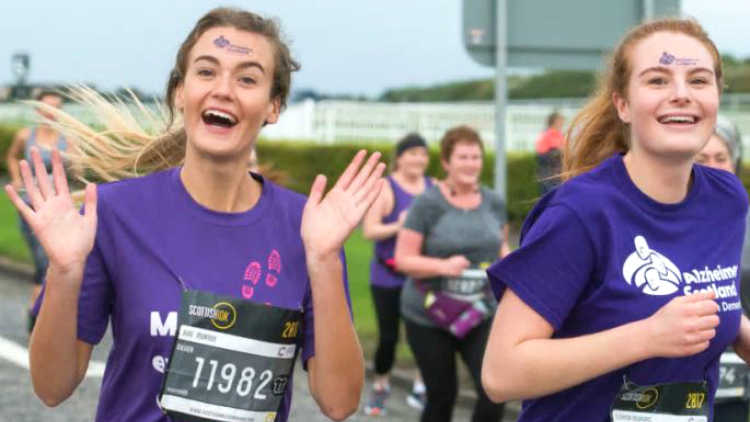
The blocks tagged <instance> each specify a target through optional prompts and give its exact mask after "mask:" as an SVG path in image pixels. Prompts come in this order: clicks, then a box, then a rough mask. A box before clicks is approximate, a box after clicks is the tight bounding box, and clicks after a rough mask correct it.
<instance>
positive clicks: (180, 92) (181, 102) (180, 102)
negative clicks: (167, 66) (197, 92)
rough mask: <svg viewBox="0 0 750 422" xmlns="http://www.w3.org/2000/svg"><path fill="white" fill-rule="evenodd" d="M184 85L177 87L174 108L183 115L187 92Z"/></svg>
mask: <svg viewBox="0 0 750 422" xmlns="http://www.w3.org/2000/svg"><path fill="white" fill-rule="evenodd" d="M183 86H184V85H183V84H179V85H177V88H175V90H174V107H175V108H176V109H177V110H179V112H180V113H182V110H183V107H185V90H184V89H183Z"/></svg>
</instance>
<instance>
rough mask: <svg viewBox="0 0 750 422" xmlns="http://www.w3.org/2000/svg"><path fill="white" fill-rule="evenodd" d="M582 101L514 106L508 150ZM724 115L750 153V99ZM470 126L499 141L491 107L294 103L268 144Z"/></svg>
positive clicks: (26, 115) (729, 99)
mask: <svg viewBox="0 0 750 422" xmlns="http://www.w3.org/2000/svg"><path fill="white" fill-rule="evenodd" d="M581 105H582V101H581V100H544V101H534V102H532V101H514V102H511V104H510V105H509V106H508V108H507V110H508V113H507V120H506V140H507V143H506V145H507V150H508V151H533V150H534V142H535V140H536V138H537V137H538V136H539V133H540V132H541V131H542V130H543V128H544V126H545V123H546V119H547V115H549V113H551V112H553V111H558V112H560V113H561V114H563V115H564V116H565V117H566V118H567V119H568V121H570V118H572V117H573V116H574V115H575V113H576V112H577V111H578V110H579V108H580V106H581ZM65 108H66V110H67V111H68V112H69V113H71V114H73V115H74V116H76V117H78V118H79V119H81V120H82V121H84V122H86V123H92V119H93V116H92V115H91V113H90V112H89V111H87V110H86V109H85V108H83V107H81V106H77V105H66V107H65ZM722 113H723V114H725V115H726V116H727V117H728V118H729V119H731V120H732V121H734V122H735V123H736V124H737V125H738V126H739V127H740V131H741V132H742V133H743V134H744V137H743V144H744V146H745V151H750V95H734V96H730V95H726V96H724V98H723V101H722ZM34 119H35V114H34V112H33V110H32V109H31V108H30V107H28V106H26V105H23V104H0V123H2V122H9V123H16V124H29V123H31V122H33V121H34ZM460 124H467V125H470V126H472V127H474V128H475V129H477V130H478V131H479V133H480V134H481V136H482V138H483V139H484V140H485V143H486V145H487V147H488V148H493V146H494V142H495V133H494V128H495V107H494V105H493V104H492V103H378V102H353V101H320V102H313V101H306V102H302V103H297V104H292V105H290V106H289V107H288V109H287V110H286V111H285V112H284V113H283V114H282V115H281V118H280V119H279V122H278V123H276V124H275V125H270V126H268V127H266V128H264V129H263V132H262V135H261V136H262V137H263V138H264V139H269V140H304V141H317V142H323V143H338V142H361V143H367V142H383V141H385V142H395V141H396V140H397V139H399V138H401V137H402V136H404V135H405V134H406V133H408V132H419V133H420V134H422V136H424V137H425V139H427V140H428V142H430V143H437V142H438V141H439V139H440V137H441V136H442V135H443V133H445V131H446V130H447V129H449V128H451V127H454V126H456V125H460Z"/></svg>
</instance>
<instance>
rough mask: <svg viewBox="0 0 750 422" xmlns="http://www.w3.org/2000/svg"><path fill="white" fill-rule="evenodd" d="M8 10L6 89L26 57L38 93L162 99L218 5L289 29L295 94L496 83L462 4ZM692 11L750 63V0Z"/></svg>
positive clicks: (710, 0)
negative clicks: (187, 47) (196, 31)
mask: <svg viewBox="0 0 750 422" xmlns="http://www.w3.org/2000/svg"><path fill="white" fill-rule="evenodd" d="M510 1H521V0H510ZM561 1H565V0H561ZM654 1H659V0H654ZM2 3H3V5H2V6H0V16H2V18H3V25H1V26H0V40H2V42H0V84H7V83H9V82H10V81H11V80H12V74H11V71H10V59H11V56H12V55H13V54H14V53H15V52H18V51H23V52H27V53H29V54H30V55H31V60H32V66H31V74H30V78H29V79H30V81H32V82H56V83H58V82H65V83H72V82H84V83H94V84H96V85H97V86H98V87H100V88H104V89H112V88H116V87H120V86H124V85H125V86H133V87H137V88H139V89H142V90H144V91H146V92H149V93H155V94H156V93H159V94H160V93H161V92H162V91H163V87H164V83H165V81H166V77H167V74H168V72H169V69H170V68H171V66H172V64H173V63H172V62H173V60H174V56H175V52H176V51H177V48H178V46H179V44H180V42H182V40H183V39H184V37H185V36H186V35H187V33H188V32H189V31H190V29H191V28H192V27H193V25H194V23H195V21H196V20H197V19H198V18H199V17H200V16H202V15H203V14H204V13H206V12H207V11H208V10H210V9H211V8H212V7H216V6H219V5H235V6H240V7H243V8H246V9H249V10H253V11H258V12H261V13H263V14H265V15H270V16H275V17H278V18H279V19H280V20H281V22H282V25H283V27H284V29H285V32H286V33H287V35H288V37H289V38H291V39H292V41H293V44H292V48H293V52H294V54H295V55H296V57H297V58H298V59H299V60H300V61H301V62H302V65H303V70H302V71H301V72H299V74H297V75H295V79H294V88H296V89H301V88H309V89H315V90H317V91H319V92H324V93H342V94H343V93H346V94H365V95H370V96H373V95H378V94H380V93H381V92H382V91H383V90H385V89H387V88H393V87H403V86H406V85H422V86H424V85H431V84H435V83H440V82H446V81H453V80H465V79H472V78H476V77H490V76H491V75H492V70H491V69H489V68H485V67H482V66H480V65H477V64H475V63H474V62H473V61H472V60H471V59H470V58H469V56H468V55H467V54H466V52H465V50H464V48H463V45H462V41H461V34H460V32H461V1H460V0H247V1H243V2H236V1H235V2H234V3H227V2H219V1H213V0H203V1H184V0H128V1H120V0H117V1H102V0H65V1H54V0H3V1H2ZM682 5H683V11H684V12H685V13H686V14H688V15H691V16H694V17H696V18H697V19H698V20H699V21H701V23H703V25H704V26H705V27H706V28H707V30H708V31H709V33H710V34H711V36H712V37H713V39H714V41H715V42H716V43H717V45H718V46H719V49H720V50H721V51H722V52H724V53H731V54H734V55H737V56H741V57H750V41H748V40H750V29H749V28H748V26H749V25H750V0H682Z"/></svg>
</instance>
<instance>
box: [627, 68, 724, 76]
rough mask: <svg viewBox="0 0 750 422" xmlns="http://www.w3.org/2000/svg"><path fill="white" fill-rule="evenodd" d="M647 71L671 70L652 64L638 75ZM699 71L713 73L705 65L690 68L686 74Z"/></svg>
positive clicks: (669, 71) (670, 71)
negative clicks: (652, 65)
mask: <svg viewBox="0 0 750 422" xmlns="http://www.w3.org/2000/svg"><path fill="white" fill-rule="evenodd" d="M648 72H659V73H672V70H671V69H670V68H666V67H664V66H654V67H649V68H648V69H646V70H644V71H643V72H641V73H639V74H638V76H639V77H641V76H643V75H645V74H646V73H648ZM699 72H708V73H710V74H712V75H713V73H714V71H713V69H709V68H707V67H696V68H693V69H690V71H689V72H688V74H693V73H699Z"/></svg>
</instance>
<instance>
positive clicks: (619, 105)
mask: <svg viewBox="0 0 750 422" xmlns="http://www.w3.org/2000/svg"><path fill="white" fill-rule="evenodd" d="M612 104H613V105H614V106H615V109H617V114H618V115H619V116H620V120H621V121H622V122H623V123H625V124H630V120H631V119H630V104H628V100H627V99H626V98H624V97H622V96H621V95H620V94H618V93H616V92H615V93H614V94H612Z"/></svg>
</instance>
